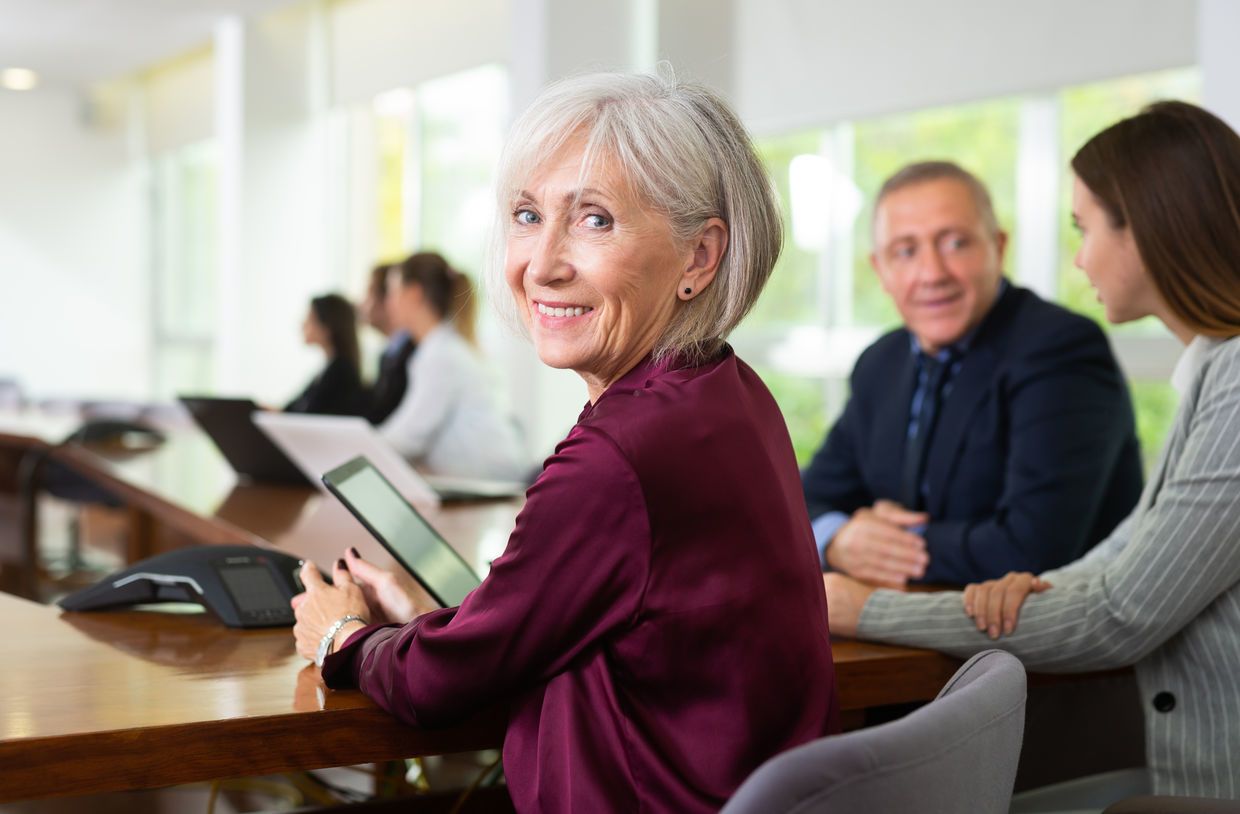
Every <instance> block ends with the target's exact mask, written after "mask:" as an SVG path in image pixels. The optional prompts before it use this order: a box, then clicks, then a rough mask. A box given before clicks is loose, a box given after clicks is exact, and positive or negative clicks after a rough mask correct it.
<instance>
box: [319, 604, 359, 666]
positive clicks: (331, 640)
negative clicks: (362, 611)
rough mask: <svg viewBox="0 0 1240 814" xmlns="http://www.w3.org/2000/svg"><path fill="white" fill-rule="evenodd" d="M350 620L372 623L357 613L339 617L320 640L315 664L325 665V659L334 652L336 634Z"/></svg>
mask: <svg viewBox="0 0 1240 814" xmlns="http://www.w3.org/2000/svg"><path fill="white" fill-rule="evenodd" d="M349 622H361V623H362V624H363V625H368V624H370V622H367V621H366V620H365V619H363V618H362V617H360V616H358V615H357V614H356V613H350V614H349V615H348V616H342V617H340V618H339V619H337V620H336V621H335V622H334V623H333V624H332V626H331V627H329V628H328V629H327V632H326V633H324V634H323V638H322V639H320V640H319V649H318V650H316V651H315V653H314V664H315V666H317V667H322V666H323V660H324V659H326V658H327V657H328V655H329V654H330V653H331V652H332V645H333V644H335V642H336V634H337V633H339V632H340V628H342V627H344V626H345V625H347V624H349Z"/></svg>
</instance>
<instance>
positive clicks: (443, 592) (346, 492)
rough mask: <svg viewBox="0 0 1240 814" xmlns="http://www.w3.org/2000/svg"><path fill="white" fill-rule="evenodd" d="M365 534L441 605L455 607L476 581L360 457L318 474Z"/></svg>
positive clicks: (454, 555) (418, 516)
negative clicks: (358, 521)
mask: <svg viewBox="0 0 1240 814" xmlns="http://www.w3.org/2000/svg"><path fill="white" fill-rule="evenodd" d="M323 482H324V483H325V484H327V488H328V489H329V490H330V491H331V492H332V494H334V495H336V497H338V498H340V500H341V502H342V503H344V504H345V506H347V507H348V508H349V511H351V512H353V514H354V516H355V517H357V519H358V520H360V521H361V522H362V525H364V526H365V527H366V528H367V530H368V531H370V533H371V534H373V535H374V536H375V538H376V539H377V540H378V541H379V542H380V543H382V544H383V547H384V548H386V549H387V550H388V551H390V552H391V553H392V556H393V557H395V558H396V560H397V561H398V562H399V563H400V564H401V565H403V566H404V567H405V570H407V571H408V572H409V573H410V574H412V575H413V576H414V578H415V579H417V581H418V582H420V583H422V586H423V587H424V588H426V590H427V591H429V592H430V594H431V595H432V596H434V597H435V599H437V600H438V601H439V602H440V603H441V604H443V605H444V606H445V607H449V608H450V607H454V606H456V605H459V604H461V602H462V601H464V599H465V596H466V595H467V594H468V593H469V592H470V591H472V590H473V589H474V588H477V587H478V585H479V584H480V583H481V580H480V579H478V575H477V574H475V573H474V572H473V569H471V568H470V567H469V566H468V565H467V564H466V563H465V560H463V559H461V555H460V554H457V553H456V551H455V550H454V549H453V548H452V546H450V545H448V543H447V541H446V540H444V539H443V538H442V537H440V536H439V533H438V532H436V531H435V530H434V529H433V528H431V527H430V525H429V524H428V523H427V522H426V521H425V520H423V519H422V516H421V515H420V514H418V512H417V510H415V509H414V508H413V507H412V506H410V505H409V502H408V501H407V500H405V499H404V498H403V497H401V496H400V493H399V492H397V491H396V489H395V488H394V487H393V486H392V484H390V483H389V482H388V481H387V479H386V478H384V477H383V475H381V474H379V471H378V470H377V469H375V468H374V466H372V465H371V463H370V462H369V461H368V460H366V459H365V458H364V457H360V456H359V457H357V458H354V459H353V460H351V461H349V462H348V463H347V464H344V465H343V466H339V467H337V468H336V469H333V470H332V471H330V472H328V473H327V474H326V475H324V476H323Z"/></svg>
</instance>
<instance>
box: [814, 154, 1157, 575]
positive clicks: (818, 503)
mask: <svg viewBox="0 0 1240 814" xmlns="http://www.w3.org/2000/svg"><path fill="white" fill-rule="evenodd" d="M873 237H874V250H873V252H872V253H871V255H870V261H871V264H872V265H873V267H874V269H875V271H876V272H877V273H878V277H879V280H880V281H881V283H882V286H883V289H884V291H886V292H887V294H888V296H890V297H891V299H892V301H893V302H894V304H895V306H896V308H897V310H898V311H899V312H900V315H901V317H902V318H903V321H904V326H903V327H902V328H900V329H898V330H895V331H892V332H891V333H888V334H887V335H885V336H883V337H882V338H880V339H879V340H878V341H877V342H875V343H874V344H873V345H871V346H870V347H869V348H868V349H866V351H865V352H864V353H862V355H861V357H860V358H859V359H858V361H857V364H856V367H855V368H854V370H853V374H852V377H851V386H852V393H851V396H850V398H849V401H848V404H847V405H846V406H845V408H844V412H843V414H842V415H841V417H840V418H839V420H838V421H837V422H836V424H835V426H834V427H833V428H832V429H831V431H830V433H829V434H828V435H827V438H826V441H825V442H824V444H823V445H822V447H821V449H819V450H818V452H817V453H816V454H815V456H814V459H813V461H812V462H811V463H810V465H809V467H808V468H807V469H806V470H805V471H804V472H803V473H802V475H803V476H802V480H803V483H804V487H805V499H806V503H807V505H808V507H809V511H810V517H811V519H812V522H813V526H814V535H815V538H816V540H817V541H818V545H819V550H820V551H821V552H822V556H823V565H824V567H825V568H828V569H833V570H837V571H842V572H844V573H847V574H850V575H852V576H854V577H857V578H859V579H862V580H865V581H867V582H871V583H874V584H876V585H884V586H892V587H902V586H904V585H905V584H907V583H908V582H910V581H913V582H915V581H925V582H935V583H950V584H964V583H969V582H976V581H979V580H986V579H991V578H994V577H998V576H1001V575H1003V574H1006V573H1007V572H1009V571H1031V572H1033V573H1040V572H1042V571H1045V570H1048V569H1050V568H1054V567H1056V566H1059V565H1063V564H1065V563H1067V562H1071V561H1072V560H1074V559H1076V558H1077V557H1078V556H1080V555H1081V554H1082V553H1083V552H1084V551H1085V550H1087V549H1088V548H1089V547H1091V546H1093V545H1094V544H1095V543H1097V542H1098V541H1099V540H1101V539H1103V538H1104V537H1105V536H1106V535H1107V534H1108V533H1109V532H1110V531H1111V529H1112V528H1113V527H1114V526H1115V525H1116V524H1117V523H1118V522H1119V521H1120V520H1121V519H1123V518H1124V517H1125V516H1126V515H1127V514H1128V512H1129V511H1130V510H1131V509H1132V507H1133V506H1134V505H1135V504H1136V501H1137V497H1138V496H1139V494H1140V491H1141V480H1142V478H1141V458H1140V452H1139V448H1138V444H1137V440H1136V436H1135V430H1134V426H1135V422H1134V419H1133V413H1132V406H1131V403H1130V401H1129V398H1128V390H1127V387H1126V385H1125V383H1124V379H1123V376H1122V375H1121V373H1120V370H1119V367H1118V365H1117V364H1116V362H1115V358H1114V356H1113V355H1112V353H1111V350H1110V346H1109V345H1108V344H1107V340H1106V337H1105V336H1104V335H1103V333H1102V331H1101V330H1100V329H1099V328H1098V326H1097V325H1095V324H1094V323H1093V322H1091V321H1089V320H1087V319H1085V318H1083V317H1081V316H1079V315H1076V314H1072V313H1070V312H1068V311H1067V310H1065V309H1063V308H1061V307H1059V306H1057V305H1053V304H1051V303H1047V302H1045V301H1043V300H1042V299H1040V298H1039V297H1038V296H1037V295H1036V294H1034V293H1033V292H1031V291H1028V290H1026V289H1023V288H1019V287H1017V286H1014V285H1012V284H1010V283H1009V282H1007V281H1006V280H1005V279H1004V277H1003V271H1002V269H1003V254H1004V249H1005V248H1006V245H1007V235H1006V234H1005V233H1004V232H1003V231H1002V229H1000V228H999V224H998V221H997V220H996V218H995V215H994V209H993V207H992V205H991V202H990V195H989V194H988V193H987V191H986V188H985V187H984V186H983V185H982V183H981V182H980V181H978V180H977V178H976V177H974V176H973V175H972V174H971V173H969V172H968V171H966V170H964V169H962V168H961V167H959V166H957V165H956V164H952V163H949V162H942V161H933V162H922V163H917V164H911V165H909V166H906V167H905V168H903V169H902V170H900V171H899V172H897V173H896V174H895V175H893V176H891V177H890V178H889V179H888V180H887V181H886V183H884V184H883V187H882V189H881V190H880V192H879V195H878V199H877V203H876V204H875V210H874V230H873Z"/></svg>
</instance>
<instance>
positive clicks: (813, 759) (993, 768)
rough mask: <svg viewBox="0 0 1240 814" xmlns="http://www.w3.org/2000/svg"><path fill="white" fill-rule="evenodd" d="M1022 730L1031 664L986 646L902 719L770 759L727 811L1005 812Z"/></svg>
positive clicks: (740, 813) (739, 813)
mask: <svg viewBox="0 0 1240 814" xmlns="http://www.w3.org/2000/svg"><path fill="white" fill-rule="evenodd" d="M1024 730H1025V668H1024V667H1023V666H1022V665H1021V663H1020V661H1019V660H1018V659H1017V658H1016V657H1014V656H1012V655H1010V654H1008V653H1004V652H1002V651H999V650H987V651H985V652H982V653H978V654H977V655H976V656H974V657H973V658H971V659H969V660H968V661H967V662H965V664H964V666H963V667H961V668H960V669H959V670H957V671H956V674H955V675H954V676H952V678H951V680H950V681H948V682H947V685H946V686H945V687H944V688H943V690H942V692H940V693H939V695H938V698H936V699H935V700H934V701H932V702H930V703H929V704H927V705H926V706H924V707H922V708H921V709H918V710H916V711H914V712H912V713H910V714H909V715H907V716H905V717H904V718H901V719H900V720H898V721H892V722H891V723H888V724H882V725H881V726H875V727H871V728H869V729H861V730H858V731H856V732H849V733H847V734H843V735H833V736H830V737H826V738H820V739H818V740H816V741H813V742H811V743H807V744H805V745H804V746H799V747H797V748H795V749H791V750H789V751H787V752H785V753H783V754H782V755H777V756H775V757H774V758H771V759H770V760H768V761H767V762H766V763H764V764H763V765H762V766H760V767H759V768H758V770H757V771H756V772H754V773H753V774H752V775H750V777H749V779H748V780H746V781H745V782H744V783H743V784H742V785H741V787H740V789H739V790H737V792H736V795H735V796H733V797H732V799H731V800H730V801H728V804H727V805H726V806H724V808H723V811H722V812H721V814H783V813H784V812H786V813H787V814H794V812H795V814H814V812H832V814H834V813H835V812H841V811H868V812H884V814H899V813H900V812H906V811H907V812H918V814H934V812H942V814H958V813H959V812H962V811H968V812H974V813H975V814H982V812H995V814H1005V812H1007V810H1008V804H1009V803H1010V802H1011V799H1012V783H1013V782H1014V780H1015V778H1016V763H1017V760H1018V759H1019V758H1020V742H1021V736H1022V735H1023V733H1024Z"/></svg>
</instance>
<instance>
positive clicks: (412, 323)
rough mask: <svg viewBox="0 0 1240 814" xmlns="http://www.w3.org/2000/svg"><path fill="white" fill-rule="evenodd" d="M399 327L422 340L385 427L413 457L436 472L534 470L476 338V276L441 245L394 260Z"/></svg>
mask: <svg viewBox="0 0 1240 814" xmlns="http://www.w3.org/2000/svg"><path fill="white" fill-rule="evenodd" d="M388 298H389V299H390V300H391V303H390V312H391V315H392V317H393V327H394V328H396V329H403V330H405V331H407V332H408V333H409V336H410V337H412V339H413V341H414V342H415V343H416V344H417V353H414V354H413V355H412V356H411V357H410V359H409V363H408V377H407V381H408V383H407V385H406V390H405V396H404V398H403V399H402V400H401V402H400V404H399V406H397V408H396V410H395V412H393V413H392V414H391V416H389V417H388V419H387V420H386V421H384V422H383V423H382V424H381V425H380V426H379V432H380V434H381V435H382V436H383V437H384V438H386V439H387V440H388V442H389V443H390V444H392V446H394V447H395V448H396V449H397V450H399V451H400V453H401V454H402V455H404V456H405V457H406V458H408V459H409V460H410V461H411V462H413V463H415V464H418V465H420V466H423V467H425V468H426V469H427V470H428V471H429V472H431V473H433V474H437V475H456V476H461V477H473V478H495V479H503V480H522V479H524V478H526V476H527V475H528V474H529V470H530V464H529V461H527V460H526V459H525V455H524V453H523V451H522V445H521V443H520V440H519V438H518V434H517V428H516V424H515V422H514V421H513V420H512V419H511V417H509V416H508V415H506V414H504V413H503V412H502V411H501V410H499V409H498V408H497V407H496V405H495V401H494V399H493V398H492V395H491V390H490V386H489V382H488V381H487V377H486V375H485V371H484V369H483V366H482V364H481V362H480V361H479V359H478V357H477V355H476V354H475V352H474V348H473V347H472V345H471V343H472V341H473V338H474V312H475V308H474V293H473V286H472V285H471V284H470V282H469V278H468V277H466V276H465V275H464V274H462V273H460V272H459V271H457V270H456V269H454V268H452V267H451V266H450V265H448V261H446V260H445V259H444V258H443V257H441V256H440V255H438V254H435V253H434V252H419V253H418V254H414V255H412V256H410V257H409V258H407V259H406V260H404V261H403V262H401V263H400V264H398V265H396V266H393V267H392V270H391V272H390V276H389V285H388Z"/></svg>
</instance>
